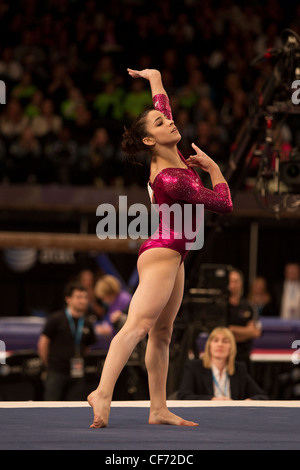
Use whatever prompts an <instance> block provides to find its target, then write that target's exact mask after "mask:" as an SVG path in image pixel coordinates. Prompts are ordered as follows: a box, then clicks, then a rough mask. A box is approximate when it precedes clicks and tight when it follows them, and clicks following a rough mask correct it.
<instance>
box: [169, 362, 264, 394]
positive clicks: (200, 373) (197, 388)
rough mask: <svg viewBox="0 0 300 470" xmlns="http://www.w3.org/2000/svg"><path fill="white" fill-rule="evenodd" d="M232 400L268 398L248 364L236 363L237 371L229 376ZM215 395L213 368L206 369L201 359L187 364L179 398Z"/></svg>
mask: <svg viewBox="0 0 300 470" xmlns="http://www.w3.org/2000/svg"><path fill="white" fill-rule="evenodd" d="M229 380H230V390H231V398H232V400H245V399H246V398H251V399H252V400H268V399H269V398H268V396H267V395H266V394H265V392H264V391H263V390H262V389H261V388H260V387H259V386H258V385H257V384H256V382H255V381H254V380H253V379H252V377H251V376H250V375H249V374H248V372H247V368H246V365H245V364H244V363H242V362H236V363H235V372H234V374H233V375H230V376H229ZM213 396H214V387H213V378H212V371H211V369H206V368H205V367H203V365H202V361H201V360H200V359H194V360H191V361H188V362H187V363H186V364H185V367H184V371H183V376H182V380H181V384H180V388H179V390H178V399H179V400H211V399H212V398H213Z"/></svg>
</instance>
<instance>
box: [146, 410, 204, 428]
mask: <svg viewBox="0 0 300 470" xmlns="http://www.w3.org/2000/svg"><path fill="white" fill-rule="evenodd" d="M149 424H172V425H174V426H199V424H198V423H194V422H193V421H187V420H186V419H183V418H180V417H179V416H177V415H175V414H174V413H171V411H169V410H168V409H167V408H166V409H163V410H159V411H156V412H155V411H151V410H150V415H149Z"/></svg>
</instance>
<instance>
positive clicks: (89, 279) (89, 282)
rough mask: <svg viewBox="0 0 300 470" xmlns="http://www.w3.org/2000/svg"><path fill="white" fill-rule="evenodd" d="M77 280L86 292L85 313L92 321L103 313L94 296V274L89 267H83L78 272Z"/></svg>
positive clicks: (99, 317)
mask: <svg viewBox="0 0 300 470" xmlns="http://www.w3.org/2000/svg"><path fill="white" fill-rule="evenodd" d="M77 281H78V283H79V284H80V285H82V287H84V288H85V289H86V291H87V293H88V298H89V305H88V310H87V313H86V315H87V316H88V317H89V319H90V321H92V322H93V323H94V322H95V321H97V320H99V319H101V318H102V316H103V315H104V311H103V308H102V307H101V306H100V305H99V303H98V302H97V299H96V296H95V283H96V275H95V273H94V272H93V271H92V270H91V269H83V270H82V271H80V273H79V274H78V278H77Z"/></svg>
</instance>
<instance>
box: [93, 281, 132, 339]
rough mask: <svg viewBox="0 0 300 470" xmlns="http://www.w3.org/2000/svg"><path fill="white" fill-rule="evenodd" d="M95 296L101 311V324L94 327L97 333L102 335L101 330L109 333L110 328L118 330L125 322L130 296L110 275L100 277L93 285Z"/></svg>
mask: <svg viewBox="0 0 300 470" xmlns="http://www.w3.org/2000/svg"><path fill="white" fill-rule="evenodd" d="M95 296H96V299H97V301H98V303H99V305H100V306H101V307H102V309H103V316H104V319H103V322H102V324H100V325H99V326H96V331H97V333H102V332H103V328H105V331H106V330H107V331H109V332H110V333H111V332H112V331H113V328H112V326H114V327H115V328H116V329H120V328H121V326H122V325H123V324H124V322H125V320H126V317H127V315H126V312H127V309H128V306H129V303H130V300H131V295H130V294H129V293H128V292H127V291H125V290H123V289H122V285H121V283H120V281H119V280H118V279H117V278H116V277H115V276H112V275H110V274H106V275H104V276H102V277H101V278H100V279H99V280H98V281H97V282H96V285H95Z"/></svg>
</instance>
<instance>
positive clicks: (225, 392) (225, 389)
mask: <svg viewBox="0 0 300 470" xmlns="http://www.w3.org/2000/svg"><path fill="white" fill-rule="evenodd" d="M212 376H213V381H214V383H215V384H216V386H217V388H218V389H219V391H220V392H221V394H222V396H223V397H226V396H227V385H228V373H227V372H226V381H225V385H224V390H222V389H221V387H220V384H219V382H218V381H217V379H216V377H215V375H214V373H213V372H212Z"/></svg>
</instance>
